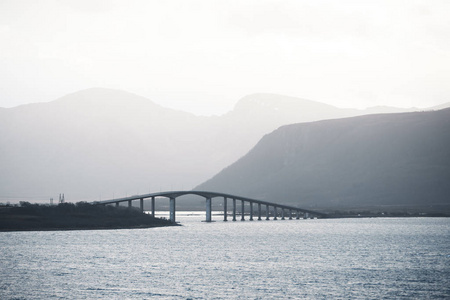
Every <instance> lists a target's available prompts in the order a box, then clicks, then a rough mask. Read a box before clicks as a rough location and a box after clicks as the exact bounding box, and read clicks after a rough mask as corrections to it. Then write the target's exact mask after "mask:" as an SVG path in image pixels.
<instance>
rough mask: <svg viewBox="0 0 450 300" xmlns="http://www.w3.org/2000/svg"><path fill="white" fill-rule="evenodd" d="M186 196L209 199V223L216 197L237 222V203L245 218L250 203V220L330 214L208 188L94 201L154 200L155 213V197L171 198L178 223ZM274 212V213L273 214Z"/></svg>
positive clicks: (130, 201) (227, 214)
mask: <svg viewBox="0 0 450 300" xmlns="http://www.w3.org/2000/svg"><path fill="white" fill-rule="evenodd" d="M184 195H197V196H200V197H204V198H205V199H206V222H211V221H212V205H211V202H212V200H213V199H214V198H223V220H224V221H228V216H230V217H231V218H232V220H233V221H236V217H237V203H236V202H240V204H241V209H240V217H241V221H244V220H245V213H246V212H245V204H246V203H247V204H248V206H249V209H248V216H249V220H250V221H253V220H254V218H257V220H262V218H263V215H262V214H263V212H264V214H265V216H264V217H265V219H266V220H270V217H272V219H273V220H277V219H278V218H279V217H280V218H281V219H282V220H284V219H286V218H288V219H292V218H293V214H294V216H295V218H296V219H300V217H301V216H302V217H303V218H313V217H318V218H324V217H327V214H324V213H320V212H316V211H312V210H307V209H302V208H298V207H294V206H289V205H282V204H277V203H272V202H267V201H261V200H256V199H251V198H246V197H240V196H235V195H230V194H224V193H215V192H204V191H170V192H159V193H151V194H144V195H134V196H130V197H124V198H116V199H111V200H104V201H95V202H94V204H96V205H108V204H115V205H116V206H119V203H121V202H127V203H128V207H130V208H131V207H132V201H135V200H139V207H140V209H141V211H142V212H143V211H144V199H151V214H152V215H153V216H155V199H156V198H167V199H169V204H170V205H169V206H170V221H172V222H175V215H176V198H178V197H180V196H184ZM228 200H231V204H232V212H231V214H230V213H229V212H228ZM271 212H272V213H271Z"/></svg>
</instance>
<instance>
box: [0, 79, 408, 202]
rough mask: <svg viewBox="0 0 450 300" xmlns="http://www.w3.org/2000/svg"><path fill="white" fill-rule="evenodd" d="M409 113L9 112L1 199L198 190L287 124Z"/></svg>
mask: <svg viewBox="0 0 450 300" xmlns="http://www.w3.org/2000/svg"><path fill="white" fill-rule="evenodd" d="M399 111H405V110H403V109H395V108H373V109H368V110H355V109H342V108H337V107H333V106H331V105H326V104H323V103H318V102H314V101H309V100H305V99H298V98H292V97H286V96H280V95H272V94H255V95H250V96H247V97H244V98H243V99H241V100H240V101H239V102H238V103H237V105H236V107H235V108H234V110H232V111H230V112H229V113H227V114H225V115H222V116H213V117H203V116H195V115H193V114H190V113H186V112H182V111H176V110H172V109H168V108H164V107H161V106H159V105H157V104H155V103H153V102H152V101H151V100H149V99H146V98H144V97H140V96H137V95H134V94H131V93H128V92H124V91H119V90H110V89H100V88H94V89H88V90H83V91H80V92H76V93H73V94H70V95H67V96H64V97H62V98H60V99H57V100H55V101H51V102H47V103H38V104H29V105H22V106H18V107H14V108H2V109H0V166H1V168H0V178H1V180H0V200H2V199H3V200H4V199H12V200H14V199H25V200H37V199H48V198H49V197H57V195H58V194H59V193H65V195H66V199H67V200H71V201H79V200H98V199H99V198H100V199H107V198H112V197H119V196H125V195H133V194H139V193H147V192H149V191H158V190H172V189H191V188H192V187H194V186H195V185H198V184H199V183H201V182H204V181H205V180H207V179H209V178H211V177H212V176H213V175H215V174H216V173H218V172H219V171H220V170H222V169H223V168H225V167H227V166H228V165H229V164H231V163H233V162H235V161H236V160H237V159H239V158H240V157H241V156H243V155H245V154H246V153H247V152H248V151H249V150H250V149H251V148H252V147H253V146H254V145H255V144H256V143H257V142H258V140H259V139H260V138H261V137H262V136H263V135H264V134H266V133H269V132H271V131H273V130H275V129H276V128H278V127H279V126H281V125H286V124H292V123H298V122H309V121H316V120H323V119H330V118H343V117H350V116H356V115H363V114H368V113H374V112H399ZM28 198H30V199H28Z"/></svg>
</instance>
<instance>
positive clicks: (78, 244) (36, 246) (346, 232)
mask: <svg viewBox="0 0 450 300" xmlns="http://www.w3.org/2000/svg"><path fill="white" fill-rule="evenodd" d="M216 218H217V219H219V217H216ZM178 220H179V221H181V222H182V223H183V224H184V225H185V226H183V227H172V228H153V229H136V230H103V231H102V230H98V231H97V230H95V231H57V232H11V233H0V247H1V258H0V298H1V299H52V298H69V299H77V298H88V299H99V298H103V299H126V298H136V299H146V298H158V299H161V298H162V299H165V298H166V299H275V298H276V299H299V298H319V299H330V298H332V299H339V298H345V299H349V298H355V299H381V298H386V299H393V298H395V299H402V298H404V299H411V298H416V299H424V298H450V219H445V218H433V219H432V218H414V219H401V218H399V219H339V220H286V221H280V220H278V221H253V222H250V221H246V222H241V221H237V222H226V223H225V222H222V221H217V222H214V223H203V222H200V221H199V217H195V216H194V217H192V216H185V217H183V218H181V217H180V218H178Z"/></svg>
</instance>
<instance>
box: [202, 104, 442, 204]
mask: <svg viewBox="0 0 450 300" xmlns="http://www.w3.org/2000/svg"><path fill="white" fill-rule="evenodd" d="M449 149H450V109H445V110H440V111H433V112H413V113H399V114H379V115H368V116H360V117H353V118H344V119H334V120H325V121H317V122H310V123H300V124H293V125H287V126H283V127H281V128H279V129H277V130H275V131H274V132H272V133H270V134H267V135H265V136H264V138H263V139H261V140H260V141H259V143H258V144H257V145H256V146H255V147H254V148H253V149H252V150H251V151H250V152H249V153H248V154H247V155H245V156H244V157H242V158H241V159H240V160H238V161H237V162H235V163H234V164H232V165H230V166H229V167H227V168H225V169H224V170H223V171H221V172H220V173H218V174H217V175H216V176H214V177H213V178H212V179H210V180H208V181H206V182H205V183H203V184H201V185H199V186H198V187H196V188H195V189H197V190H213V191H217V192H228V193H231V194H237V195H242V196H247V197H252V198H256V199H262V200H268V201H279V202H282V203H286V204H292V205H296V206H299V207H304V208H321V209H349V208H368V207H379V208H380V207H383V208H385V209H386V208H389V207H390V208H392V207H414V206H420V207H428V208H430V207H432V206H434V207H436V206H439V205H444V206H445V207H446V208H447V209H450V184H448V183H449V182H450V152H449Z"/></svg>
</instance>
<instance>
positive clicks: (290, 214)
mask: <svg viewBox="0 0 450 300" xmlns="http://www.w3.org/2000/svg"><path fill="white" fill-rule="evenodd" d="M289 220H292V209H289Z"/></svg>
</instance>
